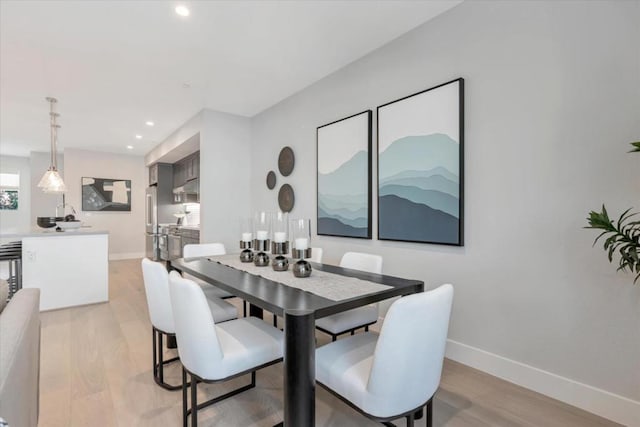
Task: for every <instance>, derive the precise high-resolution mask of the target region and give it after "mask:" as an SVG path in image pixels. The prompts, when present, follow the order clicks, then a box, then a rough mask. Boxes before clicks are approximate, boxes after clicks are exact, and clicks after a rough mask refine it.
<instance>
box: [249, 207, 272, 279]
mask: <svg viewBox="0 0 640 427" xmlns="http://www.w3.org/2000/svg"><path fill="white" fill-rule="evenodd" d="M272 216H273V215H272V214H271V213H269V212H256V214H255V215H254V216H253V236H254V240H253V247H254V249H255V250H256V251H257V253H256V254H254V255H253V263H254V264H255V265H256V266H258V267H264V266H267V265H269V255H268V254H267V253H266V251H268V250H269V241H270V239H269V237H270V236H271V217H272Z"/></svg>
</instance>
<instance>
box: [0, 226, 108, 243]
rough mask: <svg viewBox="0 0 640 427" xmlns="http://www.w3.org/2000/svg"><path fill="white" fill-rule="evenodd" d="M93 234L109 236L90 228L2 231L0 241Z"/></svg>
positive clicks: (105, 232) (102, 231)
mask: <svg viewBox="0 0 640 427" xmlns="http://www.w3.org/2000/svg"><path fill="white" fill-rule="evenodd" d="M93 234H109V232H108V231H105V230H94V229H93V228H91V227H80V228H77V229H75V230H66V231H56V229H55V227H54V228H32V229H29V230H11V229H10V230H2V231H0V240H6V239H20V238H23V237H59V236H71V235H83V236H89V235H93Z"/></svg>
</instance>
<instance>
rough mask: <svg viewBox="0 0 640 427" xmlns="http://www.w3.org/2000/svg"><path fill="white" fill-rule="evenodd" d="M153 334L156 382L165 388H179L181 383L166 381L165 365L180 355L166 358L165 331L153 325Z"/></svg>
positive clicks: (177, 358)
mask: <svg viewBox="0 0 640 427" xmlns="http://www.w3.org/2000/svg"><path fill="white" fill-rule="evenodd" d="M151 334H152V336H153V340H152V341H153V344H152V345H153V380H154V381H155V382H156V384H158V385H159V386H160V387H162V388H164V389H165V390H170V391H174V390H179V389H180V387H181V386H180V385H179V384H178V385H171V384H168V383H166V382H164V365H166V364H168V363H171V362H175V361H176V360H179V357H173V358H171V359H168V360H164V356H163V343H162V341H163V340H162V335H163V333H162V332H160V331H158V330H157V329H156V328H153V327H152V328H151Z"/></svg>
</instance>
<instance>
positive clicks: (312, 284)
mask: <svg viewBox="0 0 640 427" xmlns="http://www.w3.org/2000/svg"><path fill="white" fill-rule="evenodd" d="M208 259H209V260H210V261H213V262H217V263H219V264H222V265H226V266H228V267H231V268H235V269H236V270H241V271H244V272H247V273H249V274H253V275H254V276H260V277H264V278H265V279H268V280H272V281H274V282H278V283H281V284H283V285H286V286H291V287H292V288H296V289H300V290H302V291H306V292H310V293H312V294H315V295H318V296H320V297H323V298H326V299H330V300H332V301H342V300H346V299H349V298H355V297H359V296H362V295H367V294H371V293H374V292H379V291H383V290H385V289H389V288H391V286H387V285H381V284H379V283H374V282H370V281H368V280H362V279H358V278H355V277H347V276H342V275H340V274H335V273H328V272H326V271H320V270H313V271H312V273H311V276H309V277H305V278H300V277H295V276H294V275H293V271H292V270H291V269H292V268H293V267H292V265H289V270H287V271H274V270H273V268H271V265H268V266H266V267H256V265H255V264H253V263H252V262H246V263H245V262H241V261H240V258H239V255H238V254H229V255H219V256H214V257H208ZM289 262H290V263H293V262H295V261H292V260H289Z"/></svg>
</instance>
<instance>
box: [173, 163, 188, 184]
mask: <svg viewBox="0 0 640 427" xmlns="http://www.w3.org/2000/svg"><path fill="white" fill-rule="evenodd" d="M186 176H187V175H186V168H185V165H184V163H183V162H182V161H179V162H178V163H174V164H173V188H176V187H180V186H182V185H184V183H185V182H186Z"/></svg>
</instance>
